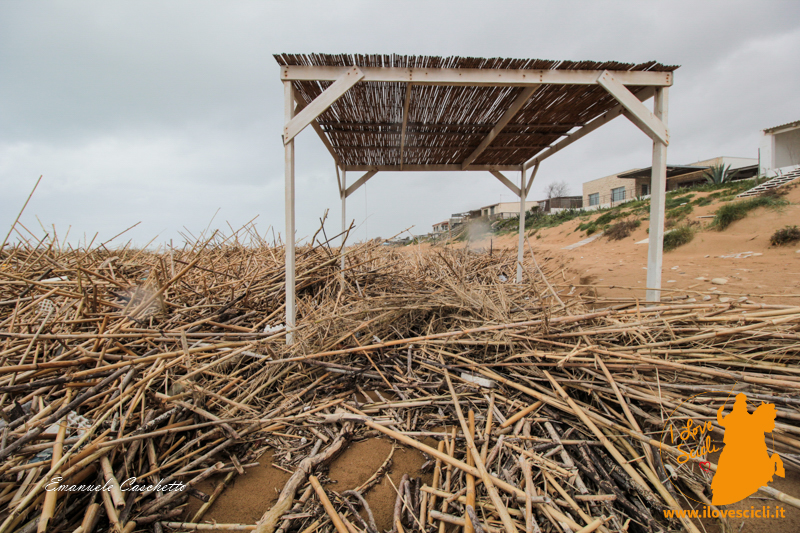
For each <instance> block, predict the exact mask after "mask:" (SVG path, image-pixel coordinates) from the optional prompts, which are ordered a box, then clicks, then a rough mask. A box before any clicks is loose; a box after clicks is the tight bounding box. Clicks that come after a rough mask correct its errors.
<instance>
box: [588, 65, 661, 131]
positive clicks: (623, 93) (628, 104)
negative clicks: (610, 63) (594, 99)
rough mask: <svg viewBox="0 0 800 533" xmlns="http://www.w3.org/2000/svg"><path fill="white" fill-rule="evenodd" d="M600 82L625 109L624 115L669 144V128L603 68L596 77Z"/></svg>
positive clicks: (643, 129)
mask: <svg viewBox="0 0 800 533" xmlns="http://www.w3.org/2000/svg"><path fill="white" fill-rule="evenodd" d="M597 83H598V84H600V85H601V86H602V87H603V88H604V89H605V90H606V91H608V92H609V93H610V94H611V96H613V97H614V98H616V99H617V101H618V102H619V103H620V104H621V105H622V107H624V108H625V109H626V110H627V113H625V116H626V117H628V119H629V120H630V121H631V122H633V123H634V124H636V126H637V127H638V128H639V129H640V130H642V131H643V132H645V133H646V134H647V135H648V136H650V137H651V138H652V139H653V140H654V141H658V142H660V143H662V144H665V145H669V130H667V127H666V126H665V125H664V123H663V122H661V120H659V119H658V118H657V117H656V116H655V115H654V114H653V113H652V112H651V111H650V110H649V109H647V107H646V106H645V105H644V104H643V103H642V102H640V101H639V99H638V98H636V95H634V94H633V93H632V92H630V91H629V90H628V89H627V88H626V87H625V86H624V85H623V84H621V83H620V82H618V81H617V80H615V79H614V76H612V75H611V73H610V72H609V71H607V70H604V71H603V72H602V73H601V74H600V76H599V77H598V78H597Z"/></svg>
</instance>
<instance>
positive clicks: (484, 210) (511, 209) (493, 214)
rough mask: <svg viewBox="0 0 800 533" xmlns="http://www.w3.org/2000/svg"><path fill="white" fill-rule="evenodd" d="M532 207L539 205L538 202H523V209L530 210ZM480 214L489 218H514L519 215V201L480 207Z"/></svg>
mask: <svg viewBox="0 0 800 533" xmlns="http://www.w3.org/2000/svg"><path fill="white" fill-rule="evenodd" d="M534 207H539V202H534V201H530V202H525V211H530V210H531V209H533V208H534ZM481 216H482V217H488V218H489V220H495V219H498V218H514V217H516V216H519V202H499V203H496V204H492V205H487V206H486V207H481Z"/></svg>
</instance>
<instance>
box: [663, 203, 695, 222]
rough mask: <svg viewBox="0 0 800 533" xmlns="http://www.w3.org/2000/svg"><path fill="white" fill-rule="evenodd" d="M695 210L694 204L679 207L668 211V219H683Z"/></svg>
mask: <svg viewBox="0 0 800 533" xmlns="http://www.w3.org/2000/svg"><path fill="white" fill-rule="evenodd" d="M693 209H694V207H692V204H686V205H681V206H679V207H676V208H674V209H670V210H669V211H667V218H676V219H680V218H683V217H685V216H686V215H688V214H689V213H691V212H692V210H693Z"/></svg>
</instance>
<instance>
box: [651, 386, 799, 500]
mask: <svg viewBox="0 0 800 533" xmlns="http://www.w3.org/2000/svg"><path fill="white" fill-rule="evenodd" d="M718 394H719V392H703V393H701V394H697V395H695V396H692V398H689V399H688V400H686V401H685V402H683V403H682V404H681V405H690V404H691V403H693V400H695V401H696V400H697V399H700V398H702V397H703V396H711V395H718ZM776 415H777V411H776V409H775V404H771V403H761V405H759V406H758V407H757V408H755V409H754V410H753V411H752V412H750V409H748V402H747V396H746V395H745V394H744V393H739V394H737V395H736V400H735V401H734V402H733V406H732V407H731V406H730V403H729V402H728V401H727V400H726V402H725V404H724V405H722V406H721V407H720V408H719V409H718V410H717V423H718V424H719V426H721V427H722V428H723V430H724V435H723V438H722V451H721V453H720V455H719V459H718V462H717V465H716V472H714V471H713V468H712V467H711V462H710V461H709V459H708V455H709V454H712V453H714V452H717V451H720V447H719V441H718V440H717V441H712V436H711V435H712V427H713V425H712V421H711V420H707V419H703V420H696V419H694V418H690V417H686V416H685V415H684V413H683V412H681V411H680V406H678V407H677V408H676V409H675V410H674V411H673V412H672V413H671V414H670V417H669V418H668V419H667V420H666V423H665V428H664V429H665V433H664V442H665V443H666V444H669V445H671V446H673V447H676V448H677V449H678V450H680V451H681V452H682V454H681V455H680V456H678V459H677V460H678V464H679V465H680V466H681V467H682V468H692V467H693V464H695V462H693V461H690V460H691V459H696V458H699V459H700V462H699V463H697V465H698V467H699V470H700V472H701V474H702V475H703V476H704V477H705V478H706V479H708V477H709V476H710V475H711V474H713V478H712V479H711V492H712V498H711V503H712V504H713V505H728V504H732V503H736V502H739V501H741V500H743V499H745V498H747V497H748V496H752V495H753V494H755V493H756V491H758V489H759V488H760V487H763V486H766V485H767V483H769V482H770V481H773V476H775V475H778V476H780V477H785V471H784V468H783V461H781V458H780V456H779V455H778V454H777V453H773V454H772V455H770V454H769V450H768V449H767V444H766V441H765V437H766V434H767V433H772V430H774V429H775V417H776ZM717 434H718V431H717ZM773 448H774V446H773ZM665 464H666V463H665ZM675 474H676V476H675V477H677V476H680V469H679V471H678V472H675ZM670 481H672V479H670ZM673 485H674V486H675V488H676V490H678V491H680V492H681V493H682V494H684V496H686V497H687V498H690V499H692V500H694V498H691V497H690V494H687V493H685V492H683V491H681V489H680V488H679V487H678V486H677V485H675V484H674V483H673ZM694 501H696V500H694Z"/></svg>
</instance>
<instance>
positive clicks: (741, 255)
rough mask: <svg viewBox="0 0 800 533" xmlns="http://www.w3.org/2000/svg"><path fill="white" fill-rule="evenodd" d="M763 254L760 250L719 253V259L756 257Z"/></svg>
mask: <svg viewBox="0 0 800 533" xmlns="http://www.w3.org/2000/svg"><path fill="white" fill-rule="evenodd" d="M759 255H764V254H762V253H760V252H739V253H738V254H730V255H721V256H719V257H720V259H747V258H748V257H758V256H759Z"/></svg>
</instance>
